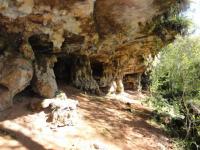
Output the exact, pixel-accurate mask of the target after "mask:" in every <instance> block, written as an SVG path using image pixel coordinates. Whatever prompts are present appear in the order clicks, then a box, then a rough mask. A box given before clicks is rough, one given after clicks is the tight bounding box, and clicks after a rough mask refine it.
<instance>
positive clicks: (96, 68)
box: [91, 61, 103, 81]
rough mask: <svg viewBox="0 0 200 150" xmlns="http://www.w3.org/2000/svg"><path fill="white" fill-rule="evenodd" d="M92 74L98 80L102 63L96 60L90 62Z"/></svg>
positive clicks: (101, 71)
mask: <svg viewBox="0 0 200 150" xmlns="http://www.w3.org/2000/svg"><path fill="white" fill-rule="evenodd" d="M91 69H92V76H93V78H94V79H95V80H97V81H98V80H100V78H101V77H102V76H103V64H102V63H101V62H98V61H92V62H91Z"/></svg>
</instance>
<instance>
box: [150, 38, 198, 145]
mask: <svg viewBox="0 0 200 150" xmlns="http://www.w3.org/2000/svg"><path fill="white" fill-rule="evenodd" d="M150 89H151V92H152V97H154V98H155V99H156V100H157V102H156V103H155V102H154V104H157V105H161V104H160V103H162V104H163V105H165V106H167V105H170V106H173V107H174V108H176V109H177V108H178V112H180V113H181V115H183V116H184V119H183V121H184V126H183V127H182V129H184V131H185V134H184V136H185V138H186V139H187V140H190V141H192V142H191V143H192V144H191V145H193V147H194V146H196V147H197V145H200V120H199V119H200V117H199V114H198V112H195V111H194V110H193V107H191V106H195V108H200V107H199V106H200V105H199V104H200V38H198V37H185V38H182V37H178V38H177V39H176V40H175V42H174V43H172V44H169V45H168V46H167V47H165V48H164V49H163V50H162V51H161V52H160V54H159V55H158V56H157V57H156V59H155V61H154V63H153V69H152V72H151V88H150ZM177 106H178V107H177ZM167 107H168V108H169V106H167ZM162 108H164V107H163V106H162ZM173 128H174V127H173ZM181 131H183V130H181ZM182 133H183V132H182ZM182 133H181V134H182ZM182 135H183V134H182ZM195 144H196V145H195Z"/></svg>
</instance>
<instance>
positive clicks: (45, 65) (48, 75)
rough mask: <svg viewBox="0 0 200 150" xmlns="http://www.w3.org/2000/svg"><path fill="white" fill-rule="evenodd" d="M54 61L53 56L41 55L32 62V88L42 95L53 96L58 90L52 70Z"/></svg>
mask: <svg viewBox="0 0 200 150" xmlns="http://www.w3.org/2000/svg"><path fill="white" fill-rule="evenodd" d="M55 61H56V58H55V57H49V58H47V57H41V58H37V60H36V62H35V63H34V76H33V80H32V86H33V90H34V91H35V92H36V93H38V94H39V95H41V96H43V97H47V98H53V97H54V96H55V95H56V92H57V91H58V87H57V83H56V77H55V74H54V71H53V66H54V63H55Z"/></svg>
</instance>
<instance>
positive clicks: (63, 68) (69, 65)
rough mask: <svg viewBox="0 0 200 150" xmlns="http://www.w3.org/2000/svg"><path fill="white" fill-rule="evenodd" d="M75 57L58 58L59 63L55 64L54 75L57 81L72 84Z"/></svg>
mask: <svg viewBox="0 0 200 150" xmlns="http://www.w3.org/2000/svg"><path fill="white" fill-rule="evenodd" d="M73 60H74V56H71V55H68V56H62V57H58V58H57V62H56V63H55V64H54V73H55V76H56V81H58V82H63V81H64V82H65V83H66V84H71V83H72V69H73V66H74V63H73Z"/></svg>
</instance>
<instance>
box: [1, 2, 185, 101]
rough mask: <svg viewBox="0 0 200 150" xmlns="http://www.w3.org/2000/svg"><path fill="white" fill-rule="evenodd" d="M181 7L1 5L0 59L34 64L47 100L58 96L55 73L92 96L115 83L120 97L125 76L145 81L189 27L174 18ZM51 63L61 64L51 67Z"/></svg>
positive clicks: (138, 4) (38, 84)
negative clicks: (162, 52) (150, 67)
mask: <svg viewBox="0 0 200 150" xmlns="http://www.w3.org/2000/svg"><path fill="white" fill-rule="evenodd" d="M183 2H184V1H177V0H166V1H162V0H123V1H121V0H109V1H108V0H96V1H94V0H18V1H13V0H1V1H0V27H1V33H0V55H2V54H7V53H8V52H9V53H10V52H11V53H14V52H16V51H17V52H20V53H21V55H23V56H24V58H26V59H29V60H30V61H32V62H33V64H34V78H33V81H32V82H31V83H32V86H33V87H34V90H35V91H36V92H37V93H39V94H40V95H42V96H44V97H53V96H55V92H56V91H57V83H56V77H55V75H54V71H55V74H56V76H57V77H58V78H60V77H61V78H65V76H66V78H67V79H66V80H68V82H69V83H70V84H72V85H74V86H76V87H78V88H81V89H83V90H87V91H90V92H92V93H99V92H100V91H103V92H105V93H107V92H108V91H109V89H110V88H111V89H112V85H113V83H116V88H115V89H114V92H122V91H123V90H124V89H123V88H124V86H123V83H122V81H123V82H126V80H124V79H123V78H124V76H126V75H130V76H131V75H137V74H138V75H141V74H142V73H143V72H144V71H145V70H146V61H147V60H148V59H149V58H150V57H154V55H155V54H156V53H157V52H158V50H159V49H160V48H161V47H162V46H163V45H164V44H166V43H168V42H170V41H172V40H173V39H174V37H175V36H176V35H177V34H178V33H181V31H182V29H183V28H184V27H185V26H184V25H183V24H181V23H178V22H176V21H173V19H172V20H171V19H170V17H173V16H174V15H176V14H177V13H179V12H180V11H179V10H180V9H181V8H182V3H183ZM173 10H175V11H173ZM52 57H57V58H58V64H56V63H55V61H53V62H51V63H49V60H52ZM63 60H64V61H63ZM59 61H63V62H59ZM54 63H55V67H54ZM60 65H61V66H62V67H61V68H62V69H59V68H58V67H59V66H60ZM0 67H1V64H0ZM59 74H61V75H59ZM29 80H31V78H30V79H29ZM132 82H133V81H132ZM134 84H137V82H134ZM125 87H126V86H125ZM136 87H137V85H134V87H133V88H136Z"/></svg>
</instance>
